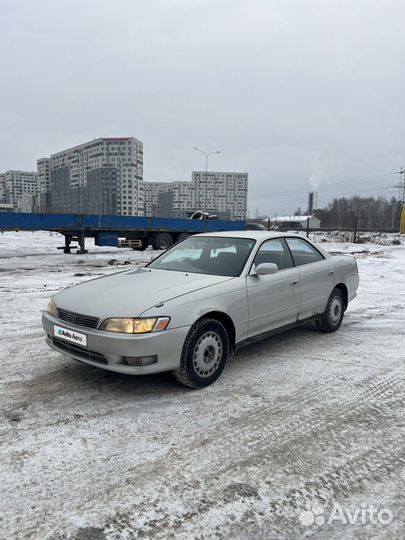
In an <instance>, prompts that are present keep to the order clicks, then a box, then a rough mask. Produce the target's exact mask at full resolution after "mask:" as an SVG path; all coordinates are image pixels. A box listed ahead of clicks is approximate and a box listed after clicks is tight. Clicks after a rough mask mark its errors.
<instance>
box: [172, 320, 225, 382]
mask: <svg viewBox="0 0 405 540" xmlns="http://www.w3.org/2000/svg"><path fill="white" fill-rule="evenodd" d="M228 356H229V338H228V334H227V332H226V330H225V328H224V326H223V325H222V324H221V323H220V322H218V321H217V320H215V319H200V320H199V321H197V322H196V323H195V324H194V325H193V326H192V327H191V329H190V331H189V333H188V335H187V338H186V340H185V342H184V345H183V351H182V354H181V359H180V367H179V368H178V369H176V371H173V375H174V376H175V378H176V379H177V380H178V381H179V382H180V383H181V384H183V385H184V386H189V387H190V388H204V387H205V386H208V385H210V384H212V383H213V382H214V381H216V380H217V379H218V377H219V376H220V375H221V373H222V372H223V370H224V367H225V364H226V361H227V360H228Z"/></svg>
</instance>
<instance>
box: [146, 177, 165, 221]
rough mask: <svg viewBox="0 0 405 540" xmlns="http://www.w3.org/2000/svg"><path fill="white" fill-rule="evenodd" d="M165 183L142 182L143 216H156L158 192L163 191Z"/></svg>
mask: <svg viewBox="0 0 405 540" xmlns="http://www.w3.org/2000/svg"><path fill="white" fill-rule="evenodd" d="M166 185H167V182H144V184H143V203H144V209H143V212H144V215H145V216H157V215H158V202H159V192H160V190H161V189H162V190H163V189H164V186H166Z"/></svg>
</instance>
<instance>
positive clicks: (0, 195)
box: [0, 173, 6, 203]
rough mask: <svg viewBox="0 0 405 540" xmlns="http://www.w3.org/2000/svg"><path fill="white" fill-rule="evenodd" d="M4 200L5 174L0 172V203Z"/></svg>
mask: <svg viewBox="0 0 405 540" xmlns="http://www.w3.org/2000/svg"><path fill="white" fill-rule="evenodd" d="M5 200H6V175H5V173H0V203H4V202H5Z"/></svg>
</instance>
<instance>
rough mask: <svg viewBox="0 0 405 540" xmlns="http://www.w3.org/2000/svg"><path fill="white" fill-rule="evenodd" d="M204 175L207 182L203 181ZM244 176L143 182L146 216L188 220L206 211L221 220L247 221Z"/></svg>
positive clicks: (212, 175) (216, 175)
mask: <svg viewBox="0 0 405 540" xmlns="http://www.w3.org/2000/svg"><path fill="white" fill-rule="evenodd" d="M206 176H207V182H206ZM247 184H248V174H247V173H238V172H237V173H234V172H208V173H207V175H206V173H205V172H201V171H195V172H193V173H192V180H191V182H145V183H144V194H145V198H144V200H145V208H144V212H145V215H147V216H161V217H188V216H189V215H190V214H191V213H192V212H195V211H196V210H205V211H207V212H209V213H211V214H216V215H217V216H218V217H219V218H221V219H235V220H244V219H246V211H247Z"/></svg>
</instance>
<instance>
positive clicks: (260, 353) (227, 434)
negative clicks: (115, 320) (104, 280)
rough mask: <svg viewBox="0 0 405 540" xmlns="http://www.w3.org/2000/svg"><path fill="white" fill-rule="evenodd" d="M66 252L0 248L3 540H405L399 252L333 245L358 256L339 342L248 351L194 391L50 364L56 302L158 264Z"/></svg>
mask: <svg viewBox="0 0 405 540" xmlns="http://www.w3.org/2000/svg"><path fill="white" fill-rule="evenodd" d="M57 245H61V240H60V238H58V237H57V236H55V235H54V236H50V235H49V234H47V233H37V234H31V233H18V234H17V233H4V234H2V235H0V305H1V309H0V316H1V318H0V325H1V326H0V329H1V346H0V362H1V372H0V385H1V392H0V413H1V414H0V445H1V446H0V486H1V487H0V537H1V538H7V539H28V538H30V539H43V538H46V539H52V540H62V539H69V540H110V539H127V538H128V539H132V538H179V539H190V538H207V539H212V538H218V539H221V538H224V539H231V538H232V539H261V538H265V539H289V540H290V539H295V538H303V537H311V538H315V539H325V540H326V539H328V540H329V539H331V538H356V539H369V538H378V539H380V538H381V539H387V540H388V539H390V540H392V539H400V538H401V539H402V538H404V537H405V532H404V531H405V436H404V433H405V411H404V407H405V376H404V365H405V352H404V351H405V347H404V334H405V324H404V322H405V308H404V303H405V302H404V300H405V288H404V273H405V265H404V262H405V247H404V246H403V245H399V246H393V245H387V246H381V245H375V244H363V245H352V244H336V243H335V244H332V243H330V244H327V243H325V244H323V246H324V247H325V246H326V249H328V250H331V251H336V250H341V251H345V252H350V251H351V250H355V251H357V252H359V253H358V255H357V261H358V265H359V271H360V276H361V286H360V289H359V294H358V298H357V299H356V300H355V301H354V302H353V303H352V305H351V306H350V308H349V310H348V312H347V314H346V317H345V319H344V324H343V326H342V328H341V329H340V331H339V332H337V333H336V334H329V335H325V334H321V333H319V332H317V331H315V330H314V329H313V328H312V327H311V326H307V327H305V328H300V329H297V330H294V331H291V332H289V333H285V334H283V335H280V336H277V337H274V338H272V339H270V340H267V341H265V342H262V343H260V344H257V345H252V346H250V347H248V348H245V349H243V350H241V351H240V352H239V353H238V354H237V355H236V356H235V358H234V359H233V360H232V361H231V362H230V363H229V365H228V366H227V368H226V370H225V372H224V373H223V375H222V377H221V378H220V379H219V380H218V381H217V383H215V384H214V385H213V386H211V387H209V388H207V389H204V390H200V391H190V390H188V389H186V388H183V387H180V386H179V385H178V384H177V383H176V382H175V381H174V380H173V379H172V378H171V376H170V374H161V375H155V376H147V377H139V378H131V377H126V376H121V375H117V374H113V373H109V372H106V371H102V370H98V369H95V368H91V367H89V366H86V365H83V364H80V363H76V362H74V361H72V360H69V359H67V358H64V357H62V356H60V355H58V354H56V353H55V352H52V351H50V350H49V349H48V348H47V346H46V345H45V342H44V337H43V334H42V331H41V327H40V310H41V309H43V308H45V306H46V303H47V300H48V298H49V296H51V295H52V293H53V292H54V291H57V290H58V289H60V288H62V287H64V286H66V285H68V284H71V283H75V282H80V281H83V280H86V279H89V278H91V277H93V276H96V275H101V274H106V273H110V272H114V271H116V270H117V269H124V268H126V266H124V263H125V262H127V264H132V265H134V264H137V262H138V261H140V262H143V261H145V260H148V259H149V258H150V257H152V255H153V252H144V253H136V252H133V251H130V250H121V251H119V252H118V251H117V250H111V249H104V250H100V249H98V250H97V252H95V249H94V250H93V251H94V253H92V254H90V255H87V256H77V255H70V256H69V255H63V254H61V253H56V252H55V247H56V246H57ZM27 252H29V253H30V254H31V255H30V256H26V253H27ZM111 259H115V260H116V263H115V264H111V265H109V264H107V263H108V261H110V262H111ZM312 504H314V506H308V507H307V505H312ZM336 508H338V509H339V508H340V510H341V513H340V514H339V513H336ZM370 508H374V509H375V510H376V512H375V515H374V516H372V515H371V514H372V512H371V510H370ZM340 510H339V511H340ZM356 511H358V512H360V514H359V515H358V516H357V518H356V523H355V524H350V523H349V521H350V518H351V519H352V521H354V517H355V515H356V514H355V512H356ZM367 512H368V513H367ZM378 512H379V513H378ZM339 516H340V518H339ZM370 516H371V517H370ZM315 519H316V520H317V521H316V523H312V522H313V521H314V520H315Z"/></svg>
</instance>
